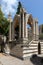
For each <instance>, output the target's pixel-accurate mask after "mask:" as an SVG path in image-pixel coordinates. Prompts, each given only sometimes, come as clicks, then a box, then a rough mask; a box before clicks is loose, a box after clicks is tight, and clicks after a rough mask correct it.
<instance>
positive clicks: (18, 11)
mask: <svg viewBox="0 0 43 65" xmlns="http://www.w3.org/2000/svg"><path fill="white" fill-rule="evenodd" d="M20 8H22V4H21V2H18V8H17V12H16V14H20Z"/></svg>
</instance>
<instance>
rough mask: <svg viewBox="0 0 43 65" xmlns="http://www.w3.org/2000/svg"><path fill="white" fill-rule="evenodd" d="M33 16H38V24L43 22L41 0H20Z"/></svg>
mask: <svg viewBox="0 0 43 65" xmlns="http://www.w3.org/2000/svg"><path fill="white" fill-rule="evenodd" d="M20 1H21V2H22V4H23V6H24V7H25V9H26V10H27V12H28V13H31V14H32V16H33V17H34V18H38V22H39V25H40V24H42V23H43V0H20Z"/></svg>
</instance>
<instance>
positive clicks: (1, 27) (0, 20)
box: [0, 7, 9, 36]
mask: <svg viewBox="0 0 43 65" xmlns="http://www.w3.org/2000/svg"><path fill="white" fill-rule="evenodd" d="M8 31H9V22H8V20H7V18H5V17H4V14H3V12H2V10H1V7H0V34H2V35H5V36H7V35H8Z"/></svg>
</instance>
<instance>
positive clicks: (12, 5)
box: [1, 0, 18, 16]
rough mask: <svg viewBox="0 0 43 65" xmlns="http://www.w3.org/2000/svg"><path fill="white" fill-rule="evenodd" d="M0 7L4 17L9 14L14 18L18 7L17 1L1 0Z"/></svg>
mask: <svg viewBox="0 0 43 65" xmlns="http://www.w3.org/2000/svg"><path fill="white" fill-rule="evenodd" d="M1 5H2V11H3V12H4V14H5V15H8V14H9V12H10V13H11V14H12V16H14V15H15V13H16V9H17V5H18V0H2V1H1Z"/></svg>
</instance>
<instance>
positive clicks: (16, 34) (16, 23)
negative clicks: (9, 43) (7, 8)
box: [14, 19, 19, 40]
mask: <svg viewBox="0 0 43 65" xmlns="http://www.w3.org/2000/svg"><path fill="white" fill-rule="evenodd" d="M14 32H15V39H16V40H17V39H18V38H19V21H18V19H16V22H15V24H14Z"/></svg>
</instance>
